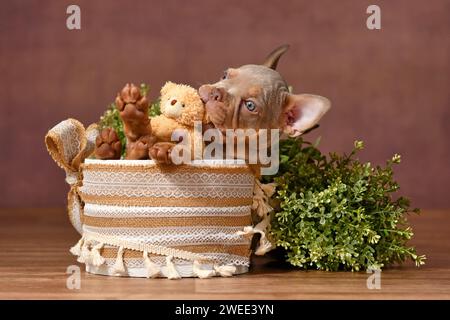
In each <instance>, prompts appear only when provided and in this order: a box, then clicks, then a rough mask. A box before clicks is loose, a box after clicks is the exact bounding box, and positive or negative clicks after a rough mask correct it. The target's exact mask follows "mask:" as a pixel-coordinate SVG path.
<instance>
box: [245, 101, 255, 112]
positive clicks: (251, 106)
mask: <svg viewBox="0 0 450 320" xmlns="http://www.w3.org/2000/svg"><path fill="white" fill-rule="evenodd" d="M244 105H245V107H246V108H247V110H248V111H251V112H254V111H255V110H256V103H254V102H253V101H250V100H246V101H244Z"/></svg>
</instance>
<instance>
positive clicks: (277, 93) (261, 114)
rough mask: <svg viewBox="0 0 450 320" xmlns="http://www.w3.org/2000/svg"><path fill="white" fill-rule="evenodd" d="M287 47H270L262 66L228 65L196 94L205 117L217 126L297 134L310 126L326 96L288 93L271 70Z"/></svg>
mask: <svg viewBox="0 0 450 320" xmlns="http://www.w3.org/2000/svg"><path fill="white" fill-rule="evenodd" d="M287 49H288V47H287V46H282V47H280V48H277V49H276V50H274V51H273V52H272V53H271V54H270V55H269V56H268V57H267V59H266V61H265V63H264V64H263V65H253V64H250V65H244V66H241V67H239V68H228V69H227V70H226V71H225V72H224V75H223V77H222V78H221V79H220V80H219V81H218V82H216V83H214V84H207V85H203V86H201V87H200V88H199V94H200V96H201V98H202V100H203V101H204V102H205V106H206V112H207V116H208V118H209V120H210V121H211V122H212V123H213V124H214V126H215V127H216V128H218V129H221V130H225V129H250V128H252V129H256V130H258V129H276V128H279V129H282V130H283V131H284V132H285V133H287V134H288V135H290V136H298V135H300V134H302V133H303V132H305V131H306V130H308V129H310V128H311V127H313V126H314V125H315V124H316V123H317V122H318V121H319V120H320V118H321V117H322V116H323V115H324V114H325V113H326V112H327V111H328V109H329V108H330V102H329V100H328V99H326V98H324V97H321V96H316V95H311V94H291V93H289V91H288V87H287V84H286V82H285V81H284V79H283V78H282V77H281V75H280V74H279V73H278V72H277V71H276V70H275V68H276V66H277V63H278V60H279V58H280V57H281V55H282V54H283V53H284V52H285V51H286V50H287Z"/></svg>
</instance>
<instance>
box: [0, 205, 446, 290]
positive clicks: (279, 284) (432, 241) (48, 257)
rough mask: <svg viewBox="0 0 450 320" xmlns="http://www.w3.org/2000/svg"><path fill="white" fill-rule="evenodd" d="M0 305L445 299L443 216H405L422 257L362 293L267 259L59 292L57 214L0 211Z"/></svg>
mask: <svg viewBox="0 0 450 320" xmlns="http://www.w3.org/2000/svg"><path fill="white" fill-rule="evenodd" d="M0 218H1V224H0V299H450V254H449V253H450V233H449V232H450V210H424V211H423V213H422V215H421V216H415V215H413V216H410V221H411V223H412V225H413V227H414V231H415V237H414V238H413V240H412V241H411V244H413V245H415V246H416V247H417V250H418V252H419V254H426V255H427V257H428V260H427V263H426V265H425V266H423V267H420V268H417V267H415V266H414V265H413V264H412V263H411V262H408V263H406V264H404V265H402V266H397V267H391V268H388V269H385V270H383V272H382V273H381V289H379V290H376V289H374V290H369V289H368V288H367V285H366V282H367V278H368V277H369V276H370V275H369V274H367V273H365V272H354V273H352V272H321V271H301V270H296V269H293V268H288V267H286V266H282V265H280V264H279V263H277V262H276V261H273V260H270V259H268V258H264V257H263V258H255V259H253V268H252V270H251V272H250V273H248V274H244V275H240V276H236V277H232V278H213V279H182V280H173V281H170V280H167V279H140V278H119V277H105V276H98V275H92V274H88V273H85V272H84V271H83V272H82V274H81V288H80V289H79V290H69V289H67V287H66V279H67V277H68V274H66V269H67V267H68V266H70V265H73V264H77V263H76V261H75V257H73V256H72V255H71V254H70V253H69V248H70V247H71V246H72V245H73V244H74V243H76V241H77V240H78V238H79V236H78V234H77V233H76V232H75V231H74V229H73V228H72V227H71V225H70V223H69V221H68V218H67V216H66V213H65V210H64V209H1V210H0Z"/></svg>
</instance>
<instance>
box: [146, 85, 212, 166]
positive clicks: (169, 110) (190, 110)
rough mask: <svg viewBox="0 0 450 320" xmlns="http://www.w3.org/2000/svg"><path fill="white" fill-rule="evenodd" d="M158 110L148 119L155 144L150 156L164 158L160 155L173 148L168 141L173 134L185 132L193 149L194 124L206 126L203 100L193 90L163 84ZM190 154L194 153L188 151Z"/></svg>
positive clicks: (184, 86)
mask: <svg viewBox="0 0 450 320" xmlns="http://www.w3.org/2000/svg"><path fill="white" fill-rule="evenodd" d="M160 109H161V114H160V115H159V116H156V117H152V118H151V128H152V135H153V136H154V137H155V138H156V141H157V143H156V144H155V145H154V147H153V148H151V149H150V155H151V157H152V159H157V160H160V158H161V157H163V158H164V157H165V155H164V154H163V153H166V154H169V153H170V151H171V148H172V147H173V146H175V143H173V141H172V134H173V132H174V131H176V130H179V129H181V130H185V132H186V133H187V134H188V138H189V139H190V145H191V146H192V148H193V145H194V143H193V141H194V139H193V134H194V122H195V121H200V122H202V123H206V116H205V107H204V104H203V101H202V100H201V98H200V96H199V94H198V92H197V90H195V89H194V88H192V87H190V86H188V85H184V84H176V83H173V82H170V81H169V82H167V83H166V84H165V85H164V86H163V87H162V88H161V97H160ZM175 142H176V141H175ZM191 154H192V155H193V154H194V153H193V150H192V149H191ZM163 162H167V159H164V161H163ZM169 162H170V161H169Z"/></svg>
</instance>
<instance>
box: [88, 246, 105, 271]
mask: <svg viewBox="0 0 450 320" xmlns="http://www.w3.org/2000/svg"><path fill="white" fill-rule="evenodd" d="M103 245H104V244H103V243H102V242H100V243H98V244H97V245H95V246H94V247H93V248H92V250H91V262H92V264H93V265H94V266H96V267H98V266H101V265H102V264H104V263H105V258H103V257H102V256H101V254H100V250H101V249H102V248H103Z"/></svg>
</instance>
